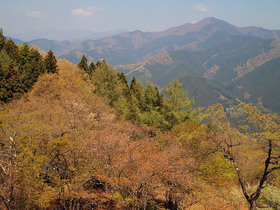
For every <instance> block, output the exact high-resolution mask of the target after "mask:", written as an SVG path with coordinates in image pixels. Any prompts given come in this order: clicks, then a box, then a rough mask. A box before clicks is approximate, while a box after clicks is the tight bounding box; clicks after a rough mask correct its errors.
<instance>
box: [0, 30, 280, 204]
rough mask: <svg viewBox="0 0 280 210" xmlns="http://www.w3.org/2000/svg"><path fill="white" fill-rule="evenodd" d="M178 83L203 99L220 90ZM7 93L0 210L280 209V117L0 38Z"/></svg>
mask: <svg viewBox="0 0 280 210" xmlns="http://www.w3.org/2000/svg"><path fill="white" fill-rule="evenodd" d="M166 56H170V55H169V54H165V55H164V56H163V57H157V59H158V61H161V62H162V63H163V64H164V62H163V60H165V59H163V58H165V57H166ZM171 57H172V55H171V56H170V58H171ZM176 57H177V58H179V57H180V56H176ZM172 60H174V59H172ZM169 61H171V59H170V60H169ZM198 61H199V60H196V62H198ZM189 62H190V64H191V61H190V60H189ZM196 62H195V63H196ZM147 64H150V65H151V64H153V63H152V61H150V62H148V63H147ZM165 64H166V65H167V64H169V65H172V62H166V63H165ZM267 64H270V66H269V67H270V68H271V69H274V67H275V66H279V60H278V59H277V60H275V59H274V60H271V61H270V62H268V63H267ZM260 68H261V67H260ZM276 71H277V70H276ZM258 72H259V71H258V69H256V70H255V71H252V72H250V73H248V74H247V75H249V74H253V73H258ZM260 72H262V69H260ZM273 74H274V73H272V74H266V75H273ZM247 75H246V76H247ZM244 77H245V76H244ZM244 77H241V78H244ZM269 77H270V79H272V78H271V77H272V76H269ZM180 79H184V80H186V81H185V82H186V83H189V85H190V87H196V85H197V84H198V85H199V87H198V88H197V92H195V93H196V94H203V91H204V92H207V91H208V90H210V92H211V91H214V90H215V89H216V88H217V87H216V86H215V85H213V84H212V83H209V82H207V79H205V78H202V77H199V76H194V75H193V76H192V77H190V76H189V75H187V76H186V77H182V78H180ZM275 79H276V80H275V82H276V81H277V80H278V78H275ZM236 81H237V80H236ZM204 83H205V84H207V85H205V86H203V84H204ZM200 84H201V85H200ZM209 87H212V89H210V88H209ZM0 90H1V94H0V96H1V104H0V150H1V152H0V208H1V209H189V208H190V209H198V208H213V209H226V208H230V209H231V208H232V209H238V208H246V207H247V206H248V207H249V206H250V207H252V206H256V205H258V206H261V207H263V206H268V205H272V206H276V205H279V195H280V190H279V187H280V177H279V173H278V171H279V169H280V167H279V157H280V156H279V145H278V141H279V138H278V137H279V132H280V125H279V122H280V121H279V116H278V115H275V114H270V113H269V114H265V113H262V112H260V111H259V109H257V108H256V107H254V106H253V105H251V104H245V103H240V102H239V103H238V104H232V105H234V106H232V107H231V109H227V108H224V107H223V106H222V105H221V104H215V105H213V106H210V107H205V108H204V109H199V110H196V109H194V108H193V103H194V101H193V100H190V99H189V97H188V93H187V92H186V91H184V90H183V89H182V84H181V83H180V82H179V81H178V80H173V81H171V82H170V83H169V84H168V86H165V87H164V88H163V91H162V93H160V91H159V88H158V87H157V86H154V85H153V84H152V83H151V82H147V84H146V86H145V87H144V88H143V86H142V84H141V82H140V81H139V80H136V78H135V77H133V78H132V80H131V82H130V83H128V81H127V79H126V76H125V75H124V74H123V73H121V74H120V73H118V72H117V71H116V69H115V68H114V67H113V66H110V65H109V64H108V63H107V62H106V61H102V62H96V63H91V64H90V65H88V63H87V58H86V56H83V59H82V60H81V62H80V63H79V65H78V66H77V65H75V64H73V63H71V62H69V61H66V60H57V59H56V57H55V56H54V55H53V52H52V50H49V52H48V53H47V54H43V55H41V54H40V52H39V51H38V50H37V49H35V48H33V47H30V46H28V45H27V44H26V43H25V44H23V45H16V44H15V43H14V42H13V41H12V40H7V39H6V38H5V37H4V36H3V35H2V34H0ZM221 92H222V91H220V92H216V94H217V96H218V95H219V97H220V98H221V99H222V100H227V99H228V97H229V95H222V94H221ZM213 98H214V97H213ZM209 100H211V97H210V98H207V97H205V101H206V102H207V103H209V102H210V103H214V102H212V101H209ZM225 110H226V111H227V113H226V112H225ZM229 115H230V118H231V119H233V121H235V124H234V125H232V124H231V123H230V120H229V119H228V116H229ZM240 119H242V122H239V120H240ZM238 123H241V124H239V125H240V126H237V125H238ZM237 128H238V129H237ZM248 129H249V130H248ZM248 131H249V132H248ZM248 133H249V134H248ZM256 137H257V138H256ZM260 137H261V138H260ZM256 160H258V161H256ZM243 177H245V178H246V179H243ZM266 182H269V183H270V184H269V185H266V184H265V183H266ZM240 186H241V187H242V190H241V189H240ZM251 186H252V187H251ZM255 195H257V196H255ZM251 209H252V208H251Z"/></svg>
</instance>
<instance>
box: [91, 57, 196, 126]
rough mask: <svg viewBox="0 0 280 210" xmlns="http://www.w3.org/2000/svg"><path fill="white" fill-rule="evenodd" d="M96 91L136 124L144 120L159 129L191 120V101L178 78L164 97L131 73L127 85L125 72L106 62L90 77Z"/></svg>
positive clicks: (155, 87)
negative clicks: (120, 71)
mask: <svg viewBox="0 0 280 210" xmlns="http://www.w3.org/2000/svg"><path fill="white" fill-rule="evenodd" d="M92 81H93V84H94V85H95V86H96V88H97V89H96V92H97V93H99V94H100V95H102V96H106V97H107V98H108V99H109V100H110V104H111V106H113V107H114V108H115V109H116V110H117V111H118V113H120V114H123V115H124V116H125V117H126V118H128V119H131V120H134V121H136V122H138V123H145V124H148V125H151V126H155V127H158V128H160V129H162V130H168V129H171V128H172V127H173V126H174V125H176V124H179V123H181V122H184V121H185V120H194V119H195V118H196V112H195V111H194V110H193V109H192V106H193V104H194V103H193V100H189V99H188V97H187V92H185V91H183V89H182V84H180V83H179V82H178V81H177V80H175V81H173V82H171V83H170V85H169V87H165V91H166V96H163V95H162V94H160V92H159V89H158V87H157V86H154V84H153V83H152V82H147V84H146V87H145V88H143V86H142V83H141V82H140V81H139V80H136V78H135V77H134V76H133V78H132V80H131V82H130V86H128V83H127V79H126V76H125V75H124V73H121V74H118V73H117V71H116V70H115V69H114V68H112V67H110V66H109V65H108V64H107V63H106V62H104V61H103V63H101V64H99V65H98V66H97V65H96V69H95V71H94V73H93V77H92Z"/></svg>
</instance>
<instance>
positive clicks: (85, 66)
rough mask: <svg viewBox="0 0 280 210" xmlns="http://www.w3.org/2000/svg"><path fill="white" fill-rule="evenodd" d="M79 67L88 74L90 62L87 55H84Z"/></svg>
mask: <svg viewBox="0 0 280 210" xmlns="http://www.w3.org/2000/svg"><path fill="white" fill-rule="evenodd" d="M78 67H79V68H80V69H83V70H84V71H85V72H87V73H88V60H87V57H86V56H85V55H83V57H82V59H81V61H80V63H79V64H78Z"/></svg>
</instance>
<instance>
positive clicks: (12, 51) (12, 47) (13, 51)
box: [4, 39, 20, 63]
mask: <svg viewBox="0 0 280 210" xmlns="http://www.w3.org/2000/svg"><path fill="white" fill-rule="evenodd" d="M4 50H6V52H7V54H8V55H9V57H10V58H11V59H12V60H14V61H16V62H17V63H19V62H20V55H19V50H18V47H17V45H16V44H15V43H14V41H13V40H12V39H9V40H8V41H6V43H5V45H4Z"/></svg>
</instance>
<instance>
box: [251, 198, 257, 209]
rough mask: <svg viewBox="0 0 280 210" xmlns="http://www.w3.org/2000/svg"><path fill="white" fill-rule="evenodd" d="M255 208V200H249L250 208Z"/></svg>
mask: <svg viewBox="0 0 280 210" xmlns="http://www.w3.org/2000/svg"><path fill="white" fill-rule="evenodd" d="M256 209H257V203H256V200H252V201H251V202H250V210H256Z"/></svg>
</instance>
